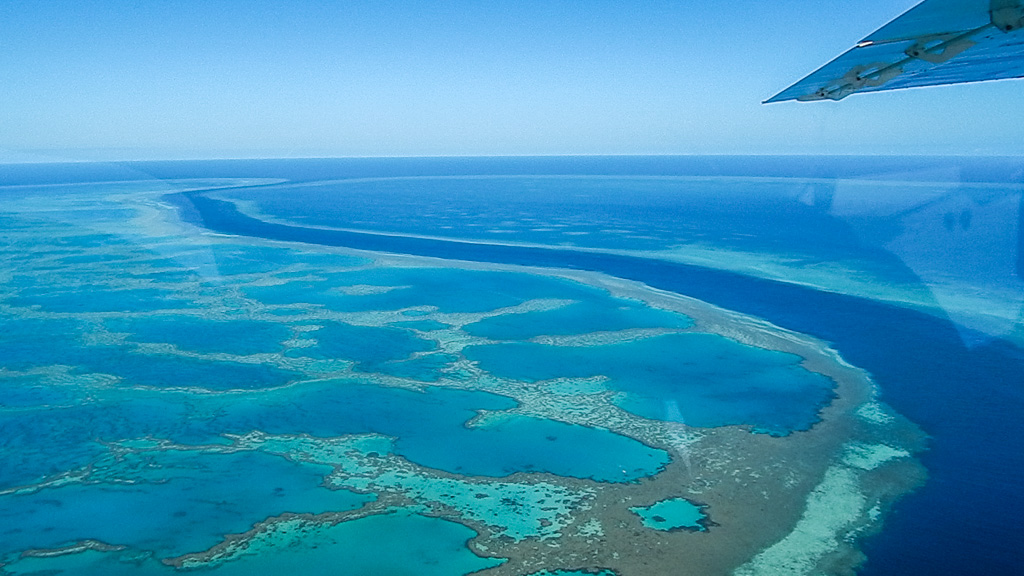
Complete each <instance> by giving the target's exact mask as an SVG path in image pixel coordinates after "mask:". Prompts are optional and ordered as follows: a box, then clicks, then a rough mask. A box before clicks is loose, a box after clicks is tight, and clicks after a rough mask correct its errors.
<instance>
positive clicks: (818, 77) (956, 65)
mask: <svg viewBox="0 0 1024 576" xmlns="http://www.w3.org/2000/svg"><path fill="white" fill-rule="evenodd" d="M1022 28H1024V5H1022V0H924V2H921V3H920V4H918V5H917V6H915V7H913V8H911V9H910V10H908V11H907V12H905V13H904V14H903V15H901V16H899V17H898V18H896V19H895V20H893V21H892V22H890V23H888V24H886V25H885V26H883V27H882V28H880V29H879V30H877V31H875V32H874V33H873V34H871V35H870V36H868V37H867V38H865V39H864V40H861V41H860V42H858V43H857V44H856V45H855V46H854V47H853V48H851V49H849V50H847V51H846V52H844V53H843V54H841V55H840V56H838V57H837V58H836V59H834V60H832V61H831V62H829V63H828V64H825V65H824V66H822V67H821V68H819V69H818V70H816V71H814V72H813V73H811V74H810V75H808V76H807V77H806V78H804V79H803V80H800V81H799V82H797V83H796V84H794V85H792V86H790V87H789V88H786V89H785V90H783V91H782V92H780V93H779V94H777V95H775V96H773V97H771V98H770V99H768V100H767V101H766V102H765V103H769V102H782V101H784V100H800V101H812V100H841V99H842V98H845V97H846V96H849V95H850V94H854V93H860V92H878V91H881V90H897V89H900V88H913V87H917V86H938V85H940V84H958V83H962V82H980V81H984V80H999V79H1005V78H1022V77H1024V31H1022Z"/></svg>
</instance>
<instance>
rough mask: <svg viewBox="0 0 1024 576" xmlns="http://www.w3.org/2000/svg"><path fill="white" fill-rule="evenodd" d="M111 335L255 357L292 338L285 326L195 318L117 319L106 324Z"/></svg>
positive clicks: (249, 321)
mask: <svg viewBox="0 0 1024 576" xmlns="http://www.w3.org/2000/svg"><path fill="white" fill-rule="evenodd" d="M106 328H107V329H108V330H110V331H111V332H124V333H127V334H130V336H129V338H130V339H131V340H132V341H137V342H153V343H168V344H174V345H175V346H177V347H179V348H181V349H182V350H188V351H190V352H200V353H218V352H223V353H227V354H238V355H243V356H244V355H247V354H258V353H260V352H275V351H278V350H280V348H281V345H282V344H281V343H282V342H283V341H284V340H286V339H288V337H289V336H291V330H290V329H289V328H288V326H285V325H282V324H277V323H272V322H254V321H252V320H220V321H218V320H207V319H204V318H196V317H194V316H181V315H175V316H159V317H150V318H134V319H122V318H116V319H112V320H108V321H107V322H106Z"/></svg>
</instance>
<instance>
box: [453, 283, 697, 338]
mask: <svg viewBox="0 0 1024 576" xmlns="http://www.w3.org/2000/svg"><path fill="white" fill-rule="evenodd" d="M691 324H692V322H691V321H690V319H689V318H687V317H685V316H683V315H682V314H677V313H674V312H667V311H664V310H656V309H653V308H650V307H648V306H644V305H642V304H640V303H638V302H630V301H628V300H621V299H617V298H609V297H607V296H606V295H605V294H602V293H601V292H600V291H598V290H595V291H594V294H593V295H592V296H590V297H589V298H588V299H587V300H584V301H582V302H574V303H572V304H569V305H568V306H565V307H563V308H558V309H556V310H544V311H537V312H527V313H525V314H509V315H505V316H492V317H490V318H484V319H483V320H480V321H479V322H475V323H473V324H468V325H467V326H466V327H465V329H466V332H469V333H470V334H472V335H474V336H483V337H485V338H490V339H492V340H528V339H530V338H533V337H535V336H545V335H565V334H588V333H590V332H603V331H612V330H625V329H628V328H687V327H689V326H690V325H691Z"/></svg>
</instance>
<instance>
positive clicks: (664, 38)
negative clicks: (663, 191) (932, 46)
mask: <svg viewBox="0 0 1024 576" xmlns="http://www.w3.org/2000/svg"><path fill="white" fill-rule="evenodd" d="M912 5H913V2H906V1H895V0H854V1H850V2H843V3H822V2H814V1H810V0H807V1H797V2H784V3H774V2H771V3H767V2H753V1H747V0H741V1H739V2H733V3H728V4H718V3H716V4H713V5H705V4H703V3H702V4H700V5H697V4H696V3H690V2H681V1H675V2H664V1H652V2H643V3H615V2H603V1H592V2H582V1H581V2H532V1H528V2H504V1H495V2H487V3H473V2H443V1H442V2H431V3H427V2H369V1H366V2H364V1H355V2H345V3H340V2H339V3H333V2H306V1H302V2H291V3H286V2H267V1H254V2H225V1H219V2H218V1H210V2H145V3H133V2H120V1H106V2H99V3H78V2H61V1H56V2H45V3H43V2H28V1H22V0H11V1H8V2H5V3H3V4H2V5H0V22H3V23H4V26H3V27H4V32H3V34H0V78H3V81H4V90H3V104H4V105H3V106H2V107H0V162H21V161H40V160H133V159H185V158H254V157H310V156H418V155H426V156H435V155H519V154H815V153H823V154H979V155H1020V154H1024V130H1021V129H1020V126H1024V107H1022V106H1020V104H1021V102H1022V98H1021V94H1022V91H1024V81H1014V80H1010V81H999V82H988V83H980V84H972V85H957V86H945V87H938V88H929V89H914V90H904V91H898V92H892V93H880V94H871V95H855V96H853V97H850V98H847V99H846V100H843V101H842V102H838V103H835V102H819V103H793V102H790V103H782V104H774V105H767V106H766V105H762V104H761V101H762V100H764V99H766V98H768V97H770V96H772V95H773V94H775V93H776V92H778V91H780V90H782V89H784V88H786V87H787V86H788V85H790V84H791V83H793V82H795V81H796V80H798V79H799V78H800V77H802V76H804V75H806V74H807V73H809V72H811V71H812V70H814V69H816V68H817V67H818V66H820V65H822V64H824V63H825V62H827V61H828V60H830V59H831V58H832V57H834V56H836V55H837V54H839V53H840V52H842V51H844V50H846V49H847V48H849V47H850V46H851V45H852V44H853V43H854V42H856V41H857V40H859V39H861V38H862V37H864V36H866V35H867V34H869V33H870V32H872V31H873V30H875V29H876V28H878V27H879V26H881V25H882V24H884V23H885V22H887V21H888V20H890V19H892V18H893V17H895V16H897V15H899V14H900V13H902V12H903V11H905V10H906V9H908V8H909V7H911V6H912Z"/></svg>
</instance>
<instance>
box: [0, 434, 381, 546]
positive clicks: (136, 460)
mask: <svg viewBox="0 0 1024 576" xmlns="http://www.w3.org/2000/svg"><path fill="white" fill-rule="evenodd" d="M105 464H106V465H105V466H104V467H103V469H102V472H99V473H98V474H96V475H97V476H98V478H93V479H91V480H90V483H87V484H69V485H65V486H61V487H58V488H46V489H42V490H39V491H38V492H34V493H31V494H8V495H4V496H0V525H2V528H0V556H2V555H4V554H5V553H10V552H13V551H17V550H24V549H29V548H56V547H60V546H66V545H70V544H74V543H75V542H78V541H80V540H85V539H95V540H100V541H102V542H105V543H107V544H114V545H128V546H131V547H132V548H135V549H139V550H146V551H150V552H154V553H156V554H157V555H158V556H159V557H161V558H167V557H173V556H179V555H181V554H186V553H190V552H201V551H203V550H206V549H207V548H209V547H211V546H214V545H216V544H217V543H219V542H220V541H221V539H222V538H223V536H224V535H225V534H233V533H240V532H245V531H246V530H249V529H250V528H251V527H252V526H253V524H255V523H256V522H260V521H262V520H264V519H265V518H266V517H267V516H275V515H278V514H281V513H283V512H293V513H302V512H306V513H320V512H325V511H329V510H336V511H342V510H351V509H354V508H358V507H360V506H361V505H362V504H363V503H364V502H368V501H372V500H373V499H374V497H373V495H363V494H356V493H353V492H349V491H346V490H328V489H326V488H324V487H322V486H321V482H322V479H323V476H324V475H325V474H327V473H328V472H330V468H329V467H327V466H311V465H300V464H297V463H293V462H289V461H287V460H285V459H283V458H279V457H275V456H269V455H265V454H260V453H252V452H248V453H236V454H199V453H196V452H181V451H160V452H153V453H143V454H132V455H127V456H124V457H122V458H120V459H119V460H118V461H116V462H109V463H105ZM126 514H130V517H129V518H125V515H126ZM126 520H127V521H126Z"/></svg>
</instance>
